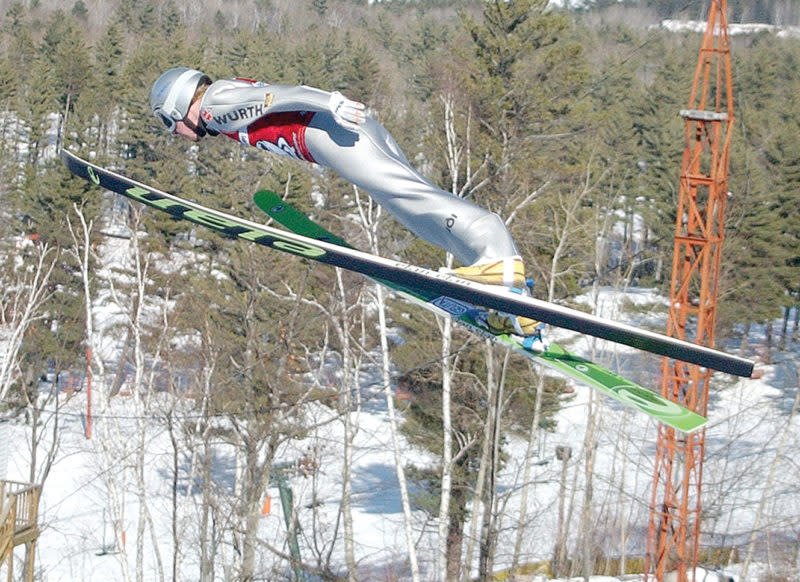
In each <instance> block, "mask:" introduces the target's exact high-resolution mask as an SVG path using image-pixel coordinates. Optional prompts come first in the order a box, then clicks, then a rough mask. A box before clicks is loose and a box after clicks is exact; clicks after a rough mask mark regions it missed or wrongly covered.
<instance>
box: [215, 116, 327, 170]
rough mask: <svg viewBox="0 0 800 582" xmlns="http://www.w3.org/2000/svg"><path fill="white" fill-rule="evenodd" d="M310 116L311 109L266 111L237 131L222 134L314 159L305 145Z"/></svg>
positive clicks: (261, 147) (291, 156) (259, 146)
mask: <svg viewBox="0 0 800 582" xmlns="http://www.w3.org/2000/svg"><path fill="white" fill-rule="evenodd" d="M313 117H314V112H313V111H287V112H283V113H270V114H268V115H265V116H264V117H260V118H259V119H257V120H256V121H254V122H253V123H251V124H250V125H248V126H247V127H244V128H242V129H240V130H239V131H236V132H227V131H223V132H222V133H223V134H225V135H227V136H228V137H230V138H231V139H235V140H238V141H240V142H241V143H243V144H244V145H249V146H253V147H257V148H258V149H261V150H265V151H268V152H272V153H273V154H278V155H282V156H288V157H290V158H295V159H297V160H305V161H307V162H314V158H313V157H312V156H311V154H310V153H309V151H308V147H307V146H306V128H307V127H308V124H309V123H310V122H311V119H312V118H313Z"/></svg>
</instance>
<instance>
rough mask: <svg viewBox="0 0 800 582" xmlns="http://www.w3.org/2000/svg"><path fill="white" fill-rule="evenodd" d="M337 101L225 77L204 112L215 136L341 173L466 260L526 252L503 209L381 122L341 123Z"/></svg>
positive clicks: (428, 237) (410, 225)
mask: <svg viewBox="0 0 800 582" xmlns="http://www.w3.org/2000/svg"><path fill="white" fill-rule="evenodd" d="M330 99H331V93H329V92H327V91H322V90H320V89H314V88H312V87H306V86H286V85H269V84H265V83H260V82H254V81H248V80H244V79H225V80H219V81H216V82H214V83H213V84H212V85H211V86H210V87H209V88H208V89H207V90H206V93H205V95H204V96H203V98H202V101H201V104H200V117H201V119H202V120H203V123H204V124H205V126H206V130H207V131H208V132H209V133H210V134H212V135H216V134H224V135H226V136H228V137H230V138H232V139H235V140H238V141H239V142H241V143H243V144H245V145H249V146H254V147H257V148H259V149H263V150H266V151H269V152H272V153H275V154H280V155H284V156H289V157H292V158H295V159H299V160H305V161H307V162H312V163H316V164H320V165H322V166H325V167H327V168H330V169H332V170H334V171H335V172H336V173H337V174H339V175H340V176H341V177H342V178H344V179H345V180H347V181H349V182H351V183H352V184H354V185H355V186H357V187H358V188H360V189H362V190H364V191H365V192H367V193H368V194H369V195H370V196H371V197H372V199H373V200H375V201H376V202H377V203H378V204H380V205H381V206H383V207H384V208H385V209H386V210H387V211H388V212H389V213H391V214H392V216H394V217H395V218H396V219H397V220H398V221H400V222H401V223H402V224H403V225H404V226H405V227H406V228H408V229H409V230H410V231H411V232H413V233H414V234H415V235H417V236H419V237H420V238H422V239H424V240H426V241H428V242H430V243H432V244H434V245H436V246H438V247H440V248H442V249H444V250H445V251H448V252H450V253H452V254H453V256H455V258H456V259H458V260H459V261H461V263H463V264H464V265H472V264H474V263H478V262H482V261H486V260H491V259H498V258H504V257H511V256H515V255H518V254H519V253H518V251H517V249H516V245H515V244H514V241H513V240H512V238H511V234H510V233H509V232H508V229H507V228H506V226H505V224H504V223H503V221H502V219H501V218H500V217H499V216H498V215H497V214H494V213H492V212H489V211H488V210H486V209H484V208H481V207H480V206H478V205H476V204H474V203H472V202H469V201H468V200H464V199H462V198H459V197H458V196H455V195H453V194H451V193H450V192H446V191H445V190H442V189H440V188H437V187H436V186H435V185H433V183H431V182H430V181H429V180H428V179H427V178H425V177H424V176H423V175H422V174H420V173H419V172H417V171H416V170H415V169H414V168H412V167H411V164H409V162H408V160H407V159H406V157H405V155H404V154H403V152H402V151H401V150H400V148H399V146H398V145H397V143H396V142H395V141H394V138H392V136H391V135H390V134H389V132H388V131H387V130H386V129H385V128H384V127H383V126H382V125H381V124H379V123H378V122H377V121H375V120H374V119H372V118H370V117H367V118H366V122H365V123H363V124H359V125H352V126H350V125H348V126H347V127H345V126H343V125H341V124H340V123H338V122H337V120H336V118H335V117H334V115H333V114H332V113H331V111H330V106H329V103H330Z"/></svg>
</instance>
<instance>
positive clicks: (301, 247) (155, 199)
mask: <svg viewBox="0 0 800 582" xmlns="http://www.w3.org/2000/svg"><path fill="white" fill-rule="evenodd" d="M125 194H126V195H127V196H129V197H130V198H133V199H134V200H138V201H139V202H142V203H144V204H147V205H149V206H153V207H155V208H160V209H161V210H164V211H166V212H168V213H170V214H172V215H175V216H179V217H181V218H185V219H186V220H190V221H192V222H194V223H195V224H199V225H201V226H206V227H208V228H211V229H214V230H216V231H218V232H223V233H225V234H228V235H231V236H235V237H237V238H241V239H244V240H249V241H251V242H255V243H258V244H261V245H265V246H271V247H275V248H276V249H278V250H282V251H286V252H288V253H292V254H295V255H300V256H302V257H307V258H310V259H316V258H319V257H321V256H323V255H324V254H325V250H324V249H321V248H319V247H317V246H314V245H310V244H307V243H304V242H299V241H294V240H291V239H289V238H284V237H282V236H280V235H276V234H274V233H271V232H266V231H263V230H260V229H257V228H249V227H247V226H244V225H242V224H240V223H238V222H237V221H235V220H231V219H229V218H224V217H222V216H218V215H216V214H212V213H210V212H205V211H203V210H199V209H197V208H192V207H190V206H187V205H185V204H181V203H180V202H178V201H177V200H170V199H169V198H166V197H164V196H160V195H158V194H156V193H155V192H151V191H149V190H147V189H145V188H141V187H139V186H134V187H132V188H128V189H127V190H125Z"/></svg>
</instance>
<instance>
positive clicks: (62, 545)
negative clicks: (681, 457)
mask: <svg viewBox="0 0 800 582" xmlns="http://www.w3.org/2000/svg"><path fill="white" fill-rule="evenodd" d="M623 298H624V299H625V303H628V304H634V305H636V306H637V311H636V316H635V319H634V320H633V321H637V322H639V323H642V322H644V321H649V322H650V323H652V322H658V321H659V318H663V315H664V307H663V299H661V298H659V297H657V296H655V295H654V294H653V293H652V292H650V291H648V290H641V289H634V290H631V291H630V292H628V293H625V294H619V293H616V292H611V291H609V290H600V293H599V294H597V296H596V297H594V298H591V297H586V298H584V300H585V301H587V302H589V301H591V302H593V303H596V304H597V306H598V308H599V312H600V314H601V315H604V316H607V317H615V318H621V317H622V316H623V312H622V310H621V304H622V299H623ZM626 317H627V318H628V319H629V320H630V318H631V315H630V314H629V315H627V316H626ZM558 335H560V336H562V337H559V338H558V340H559V342H571V346H572V348H573V349H574V350H575V351H578V352H579V353H584V354H587V355H591V353H592V352H593V353H594V354H595V356H596V357H597V358H598V359H602V360H608V361H610V362H612V365H613V362H617V363H619V362H622V363H623V365H627V364H625V362H629V361H631V358H632V357H633V356H632V354H631V352H632V350H631V349H630V348H621V347H619V346H609V345H607V344H606V345H600V344H598V343H597V342H594V341H592V340H589V339H587V338H579V337H576V336H575V335H574V334H566V333H564V332H559V334H558ZM756 340H757V338H754V341H756ZM792 347H793V348H794V351H787V352H784V353H782V354H781V355H780V361H779V362H778V364H777V365H773V366H766V367H763V371H764V372H765V373H764V374H763V376H762V377H761V378H760V379H758V380H751V379H747V380H737V381H734V380H732V379H731V378H730V377H725V376H720V377H719V378H717V377H715V382H714V384H713V386H712V393H713V396H712V399H711V409H710V414H709V416H710V424H709V428H708V432H707V451H706V459H707V460H706V463H705V473H704V486H705V488H704V492H705V494H706V496H709V497H710V499H708V500H704V508H705V509H706V511H707V514H708V515H710V516H711V517H709V518H708V519H707V520H706V525H705V526H704V531H707V532H710V533H713V534H714V536H713V539H712V537H711V536H710V535H709V536H707V539H706V542H709V543H713V544H715V545H723V544H724V545H739V546H742V545H743V544H746V542H747V541H748V539H749V536H750V531H751V529H752V527H753V524H754V523H755V520H756V519H757V517H756V515H757V509H758V508H759V504H760V503H761V501H762V499H761V497H762V496H761V492H762V490H763V488H764V486H765V484H767V483H768V482H769V484H770V485H771V487H772V488H771V491H770V497H769V498H768V499H767V500H766V503H767V508H766V509H767V513H768V514H769V515H777V514H778V513H776V511H778V510H777V509H775V508H773V507H772V505H774V504H775V503H780V504H781V506H782V507H783V508H785V509H787V510H788V513H789V521H788V522H787V523H786V524H785V527H786V529H785V531H784V532H783V533H784V534H786V535H792V534H793V535H795V536H796V534H797V529H796V528H797V519H798V515H800V510H799V509H798V506H800V492H798V491H797V490H796V488H794V487H793V486H791V484H790V483H787V482H786V480H787V479H793V478H797V469H796V467H795V468H794V469H792V468H791V467H788V468H787V470H783V471H781V470H778V471H773V472H772V473H770V469H771V467H772V462H773V460H774V459H775V457H776V454H777V450H778V447H779V442H780V437H781V435H782V434H783V429H784V427H785V426H786V421H787V418H788V411H789V409H790V408H791V401H792V398H793V397H794V391H796V390H797V371H796V362H797V359H798V353H797V346H792ZM601 348H602V349H601ZM645 367H646V368H647V366H645ZM655 373H656V372H655V370H650V371H648V372H647V374H650V375H652V374H655ZM652 383H653V382H652V380H651V381H650V385H652ZM363 398H364V401H363V407H362V410H361V412H360V413H358V414H357V415H356V419H355V420H356V423H357V427H358V433H357V437H356V443H355V451H356V452H355V457H354V468H353V481H354V482H353V494H352V503H353V516H354V522H355V527H354V530H355V532H354V536H355V544H356V549H357V550H356V551H357V559H358V560H359V563H360V564H362V565H363V568H364V572H365V573H366V575H365V577H364V579H386V578H387V577H388V572H390V571H398V572H403V571H404V568H403V566H402V564H403V562H404V558H405V555H406V551H405V549H404V548H405V547H406V544H405V538H404V532H403V514H402V510H401V504H400V497H399V495H398V488H397V481H396V477H395V469H394V458H393V453H392V444H391V439H390V433H389V424H388V422H389V421H388V415H387V410H386V404H385V401H384V399H383V395H382V394H381V393H380V392H379V391H377V389H376V388H374V387H373V384H372V383H371V382H369V381H366V382H365V386H364V388H363ZM590 401H593V402H594V403H593V404H591V405H590ZM598 403H599V404H600V406H601V407H602V411H603V412H602V414H601V415H600V424H599V427H598V448H597V461H596V467H595V470H594V473H595V475H594V478H595V484H594V489H595V497H594V500H593V505H594V506H596V507H595V510H594V512H593V516H592V520H593V521H594V523H595V524H597V523H603V522H605V523H606V531H605V533H606V535H607V537H608V540H609V542H608V544H607V545H608V547H609V548H612V547H613V548H617V547H620V546H624V547H626V548H627V552H629V554H628V556H629V557H630V556H637V555H641V554H642V551H643V548H644V531H643V530H642V527H643V524H646V520H647V517H646V516H647V511H648V507H649V495H650V489H651V483H652V466H653V465H652V463H653V452H654V450H655V438H656V434H657V432H656V425H655V424H654V423H653V422H652V421H651V420H649V419H648V418H647V417H645V416H643V415H641V414H638V413H636V412H633V411H631V410H628V409H624V408H622V407H621V406H620V405H618V403H616V402H614V401H610V400H608V399H605V398H603V397H599V398H598V397H597V396H595V395H593V394H592V392H591V391H590V390H589V389H587V388H584V387H576V392H575V398H574V399H573V400H572V401H570V402H569V404H567V406H565V407H564V409H563V410H562V411H561V412H560V413H559V414H558V425H557V428H556V430H555V431H554V432H552V433H547V434H545V435H543V437H542V438H541V439H540V442H539V443H538V446H537V450H536V452H535V456H536V459H535V461H536V463H535V466H534V475H533V476H532V479H531V480H532V482H533V491H532V493H531V494H530V496H529V501H528V525H527V528H526V533H525V536H524V540H523V547H522V555H523V560H522V562H523V563H524V562H533V561H536V560H544V559H548V558H549V557H550V554H551V553H552V549H553V543H554V532H555V531H556V528H557V521H558V511H557V508H558V504H557V498H558V492H559V477H560V474H561V470H562V467H563V465H562V462H561V461H558V460H557V459H556V457H555V450H556V447H563V446H567V447H570V448H571V450H572V451H573V457H572V459H571V460H570V461H569V462H568V465H567V467H566V470H567V475H568V493H569V494H571V495H574V496H576V498H577V500H578V502H577V503H576V505H575V507H576V513H578V509H577V508H580V506H581V502H580V499H581V497H582V496H583V495H584V487H583V482H584V478H585V477H584V465H583V463H584V459H583V457H582V453H581V451H583V450H584V446H583V441H584V438H585V433H586V428H587V420H588V413H589V410H590V406H594V407H596V406H597V404H598ZM85 408H86V400H85V395H84V394H83V393H79V394H77V395H76V396H74V397H73V398H72V399H71V400H70V401H69V402H68V403H66V404H65V405H63V407H62V412H61V421H60V422H61V426H60V439H59V442H58V447H59V449H58V454H57V460H56V462H55V464H54V465H53V467H52V470H51V473H50V475H49V476H48V478H47V481H46V485H45V487H44V490H43V495H42V499H41V504H40V516H41V524H42V535H41V537H40V539H39V544H38V549H37V569H38V572H39V573H40V576H41V577H40V579H41V580H45V581H47V582H61V581H67V580H84V581H95V580H96V581H106V580H118V579H122V578H121V564H120V560H121V557H122V556H123V555H125V554H123V553H119V552H118V550H119V547H117V544H115V541H114V535H113V527H112V525H113V523H112V519H113V518H112V516H111V514H110V512H109V509H108V507H109V501H108V500H109V490H108V487H109V483H110V482H111V481H112V479H110V478H109V477H111V476H110V475H109V474H108V471H109V470H110V469H109V468H107V467H106V466H105V464H104V463H102V462H101V461H100V460H99V459H101V458H102V452H101V448H102V442H100V441H101V439H102V438H103V434H105V432H104V430H103V428H102V427H103V423H113V425H114V430H115V431H119V434H118V435H117V438H120V439H121V440H122V441H126V440H127V439H130V442H131V443H134V444H135V442H137V440H136V439H137V438H138V437H137V436H136V435H137V431H138V430H139V428H141V427H140V426H137V425H138V421H137V418H138V417H139V416H140V415H141V410H140V409H138V408H136V406H134V403H133V402H132V399H130V398H127V399H126V398H122V397H120V398H116V399H114V400H113V402H112V405H111V408H110V409H109V410H107V411H105V412H104V413H103V414H105V415H106V417H105V418H103V417H102V415H101V416H100V417H97V416H96V417H95V419H94V423H95V425H94V431H93V438H92V439H86V438H85V437H84V432H85V424H84V423H85ZM309 414H310V416H311V417H314V418H315V419H316V420H322V419H323V417H325V416H326V415H329V414H330V412H329V411H328V410H327V409H325V408H324V407H321V406H320V407H313V406H312V407H309ZM45 418H47V415H45ZM0 430H5V431H6V435H5V437H4V438H3V441H4V443H6V442H7V443H8V445H9V446H8V447H7V448H6V449H5V450H7V451H9V452H8V460H7V466H6V467H2V466H0V476H2V477H4V478H6V479H9V480H19V481H28V480H29V475H28V471H29V464H30V457H31V452H30V434H31V431H30V427H29V426H27V425H25V424H22V423H5V425H4V426H3V428H2V429H0ZM144 434H145V435H146V450H145V452H144V455H145V458H146V462H145V467H146V473H145V479H146V482H147V491H148V504H149V505H150V508H151V515H152V518H153V524H152V531H150V529H149V526H148V528H146V530H145V531H146V532H147V533H146V535H147V538H148V539H147V541H146V543H145V546H146V547H147V546H148V545H150V544H152V545H154V546H155V547H158V548H160V553H161V556H160V559H161V562H162V563H161V565H159V564H158V560H157V558H156V556H155V555H153V553H152V552H148V553H146V555H145V557H144V560H145V562H144V572H145V579H146V580H158V579H159V576H158V574H157V572H158V570H159V568H162V569H166V570H167V571H169V568H170V563H171V559H172V558H171V548H172V547H173V545H172V539H171V535H172V534H171V531H170V527H171V522H170V519H169V515H170V512H171V498H170V495H171V483H170V472H171V463H172V445H171V443H170V437H169V433H168V431H167V430H166V427H165V424H164V422H163V420H162V419H159V418H156V417H155V416H154V417H153V418H151V419H150V420H148V421H147V422H146V424H145V426H144ZM789 434H790V436H791V438H790V439H789V442H790V443H792V444H793V445H794V446H795V447H796V445H797V442H798V436H800V427H798V426H797V422H795V425H794V426H793V427H792V428H791V432H790V433H789ZM0 436H3V435H2V434H0ZM45 438H47V436H45ZM342 442H343V426H342V423H341V422H332V423H327V424H324V423H323V424H321V425H320V428H318V429H316V430H315V431H313V432H312V434H310V435H309V436H308V437H307V438H306V439H304V440H302V441H295V442H292V443H291V444H290V445H286V446H285V447H284V450H282V451H281V455H280V456H281V458H282V459H285V460H286V461H290V462H295V461H297V460H299V459H301V458H303V457H305V456H308V454H309V451H313V457H314V462H315V464H316V465H317V466H318V470H317V472H316V473H315V475H314V478H309V477H308V476H303V475H301V474H298V473H290V474H289V475H288V483H289V484H290V486H291V488H292V490H293V493H294V499H295V505H296V507H298V508H300V509H299V512H298V518H299V520H300V524H301V527H302V528H303V529H304V531H311V530H312V529H314V530H315V531H316V532H317V539H318V540H325V541H327V542H328V543H329V542H330V541H331V540H330V539H328V540H326V536H327V535H330V536H331V538H332V536H333V532H334V529H335V524H336V518H337V511H338V507H339V499H340V496H341V488H342V461H341V459H342V456H343V450H342ZM0 450H2V449H0ZM402 450H403V455H404V457H405V461H406V462H414V463H418V464H424V463H426V462H427V460H426V456H425V454H423V453H421V452H417V451H414V449H413V448H412V447H410V446H408V445H405V446H403V448H402ZM119 451H120V454H122V455H124V454H128V455H131V457H133V456H134V455H135V454H137V453H138V450H137V448H136V447H135V446H132V447H130V448H127V447H125V446H120V447H119ZM507 451H508V453H509V455H510V457H509V459H508V462H507V464H506V466H505V467H504V470H503V473H502V476H501V482H500V486H499V489H500V490H501V492H502V493H503V496H504V497H503V499H504V504H505V505H504V508H503V512H502V515H503V518H502V522H501V524H500V531H501V540H500V543H498V552H497V556H496V568H497V569H498V570H501V569H503V568H504V567H507V566H508V565H509V564H510V562H511V556H512V550H513V548H514V544H515V541H516V533H517V531H518V528H517V526H516V520H517V516H518V513H519V511H518V507H519V504H520V495H519V492H520V488H519V486H520V480H521V475H522V464H523V462H524V457H525V451H526V444H525V443H524V442H523V441H522V440H519V439H517V440H515V439H513V438H512V439H510V440H509V443H508V447H507ZM2 461H3V455H2V454H0V462H2ZM132 462H133V458H131V459H130V463H132ZM120 463H121V464H120V465H119V466H118V467H117V469H118V470H122V469H121V467H124V466H126V462H125V459H124V458H121V459H120ZM235 470H236V467H235V460H234V457H233V455H225V454H224V447H223V448H221V449H220V452H219V453H218V458H217V461H216V468H215V471H216V472H218V473H220V474H226V473H227V474H229V475H233V474H234V472H235ZM116 485H117V486H120V485H121V487H122V489H121V491H119V492H118V494H119V495H122V496H124V501H123V505H124V507H125V515H124V517H123V519H124V520H125V524H124V528H123V529H124V530H125V531H126V549H127V550H128V551H127V554H128V560H129V562H130V563H129V564H128V567H129V568H133V566H134V565H133V562H132V561H133V556H134V555H135V553H136V552H135V551H134V548H135V544H136V543H137V540H136V539H135V537H136V530H137V524H136V522H135V520H136V519H137V516H138V500H137V497H136V495H135V492H134V487H133V483H132V482H131V479H130V478H128V479H126V480H123V481H122V482H121V483H116ZM618 490H623V491H625V492H626V496H620V495H618V494H614V493H613V492H614V491H618ZM181 495H182V500H183V502H185V503H187V504H188V506H189V507H191V506H192V505H193V504H194V501H195V498H196V497H197V496H198V495H199V493H198V492H197V491H191V490H190V489H189V488H187V487H186V484H185V483H184V484H183V488H182V493H181ZM269 496H270V500H271V502H272V503H271V511H270V513H269V514H266V515H264V516H263V518H262V522H261V525H260V537H261V538H262V539H264V540H266V541H267V542H268V543H270V544H274V545H275V546H276V547H278V548H283V549H284V550H285V549H286V546H285V525H284V521H283V517H282V513H281V511H280V503H279V501H278V498H279V496H278V490H277V489H276V488H274V487H273V488H271V489H270V491H269ZM312 507H313V508H315V509H314V510H312V509H310V508H312ZM771 509H772V511H770V510H771ZM189 513H191V512H189ZM415 519H416V520H417V523H416V524H415V529H416V531H417V535H418V542H417V551H418V554H419V561H420V565H421V569H422V571H423V573H424V575H423V579H425V580H430V579H432V572H433V565H434V562H435V548H436V538H435V532H436V528H435V525H434V524H432V523H430V522H426V521H425V519H426V518H425V516H424V515H423V514H422V513H418V514H416V515H415ZM576 519H577V517H573V526H572V537H573V539H574V536H575V531H576V527H575V523H576V521H575V520H576ZM792 520H793V523H794V525H792ZM761 525H762V526H764V523H763V522H762V523H761ZM595 527H597V525H595ZM768 533H770V532H765V535H767V534H768ZM771 533H772V534H773V535H774V534H776V533H779V532H775V531H773V532H771ZM186 535H188V536H191V535H194V533H193V532H192V530H191V527H189V528H188V529H187V530H186ZM341 535H342V534H341V532H339V534H338V537H339V538H341ZM622 536H625V539H626V541H625V542H624V543H622V542H620V541H619V540H621V539H622ZM153 540H155V541H153ZM595 543H598V544H600V546H601V547H602V544H601V543H600V542H595ZM337 544H339V545H338V546H337V550H336V551H335V552H334V563H338V564H340V565H341V564H343V560H342V558H341V555H340V546H341V543H340V540H339V541H338V542H337ZM227 551H229V552H230V551H232V550H230V549H228V550H227ZM308 551H309V548H308V547H303V545H302V544H301V553H306V552H308ZM265 553H266V554H269V553H268V552H265ZM757 558H758V556H757ZM182 560H183V563H182V566H181V571H182V572H183V576H182V577H181V579H185V580H192V579H196V578H197V563H198V560H199V558H198V556H197V555H196V552H193V551H191V549H187V550H186V555H184V556H183V558H182ZM263 560H264V563H265V564H269V563H270V556H269V555H267V556H266V557H264V558H263ZM726 572H727V573H728V574H730V575H737V566H736V565H732V566H730V567H729V568H728V569H727V570H726ZM757 574H758V570H757V569H756V568H754V567H751V569H750V576H749V577H748V578H749V580H757ZM167 577H168V578H169V576H167ZM220 579H224V578H220ZM625 579H626V580H628V579H631V578H630V577H627V578H625ZM698 579H702V578H700V577H698ZM592 580H593V581H596V582H600V581H601V580H612V579H611V578H607V577H595V578H593V579H592Z"/></svg>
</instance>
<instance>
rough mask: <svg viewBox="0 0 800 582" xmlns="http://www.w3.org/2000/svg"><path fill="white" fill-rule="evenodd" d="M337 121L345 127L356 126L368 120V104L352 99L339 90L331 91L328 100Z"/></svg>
mask: <svg viewBox="0 0 800 582" xmlns="http://www.w3.org/2000/svg"><path fill="white" fill-rule="evenodd" d="M328 107H330V110H331V113H333V118H334V119H335V120H336V123H338V124H339V125H341V126H343V127H347V128H351V129H352V128H355V127H357V126H359V125H360V124H362V123H364V122H365V121H366V120H367V115H366V113H365V109H366V106H365V105H364V104H363V103H360V102H359V101H351V100H350V99H348V98H347V97H345V96H344V95H342V94H341V93H339V92H338V91H334V92H333V93H331V98H330V101H329V102H328Z"/></svg>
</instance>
